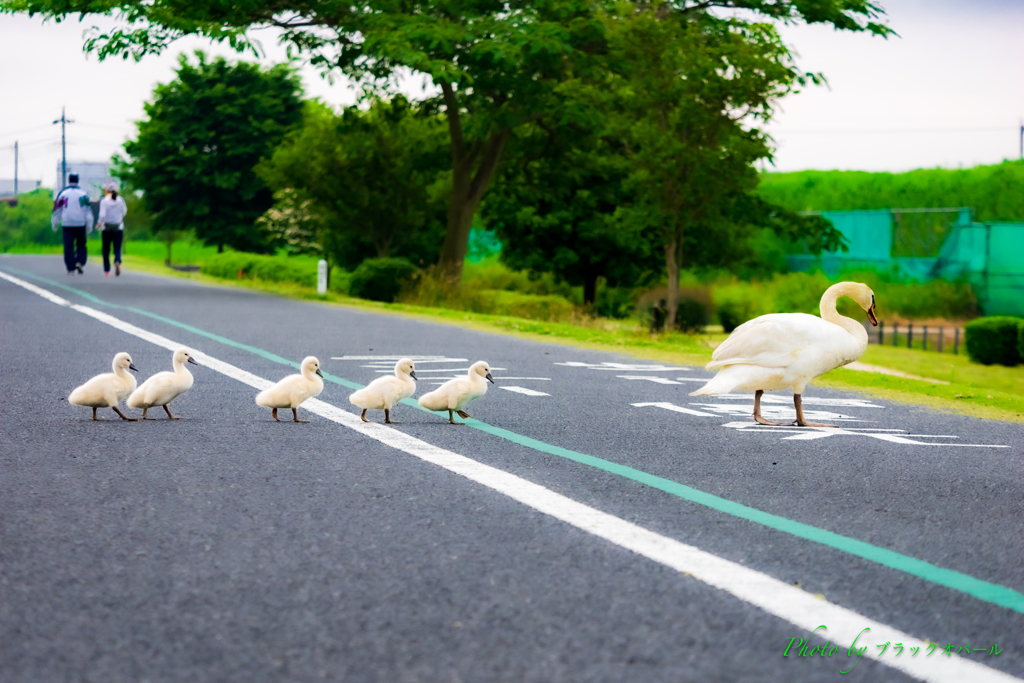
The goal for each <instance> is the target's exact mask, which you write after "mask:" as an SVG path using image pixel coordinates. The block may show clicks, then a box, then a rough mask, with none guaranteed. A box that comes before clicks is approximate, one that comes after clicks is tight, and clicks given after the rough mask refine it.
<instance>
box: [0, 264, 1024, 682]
mask: <svg viewBox="0 0 1024 683" xmlns="http://www.w3.org/2000/svg"><path fill="white" fill-rule="evenodd" d="M0 278H3V279H5V280H8V281H9V282H11V283H13V284H15V285H18V286H20V287H23V288H25V289H27V290H29V291H30V292H35V293H36V294H39V295H40V296H42V297H44V298H46V299H48V300H50V301H52V302H53V303H55V304H58V305H60V306H65V307H67V308H70V309H72V310H75V311H78V312H79V313H82V314H84V315H87V316H89V317H91V318H94V319H95V320H98V321H100V322H103V323H106V324H107V325H110V326H111V327H113V328H115V329H118V330H121V331H122V332H125V333H127V334H131V335H133V336H136V337H138V338H140V339H144V340H146V341H148V342H151V343H153V344H155V345H156V346H160V347H163V348H165V349H169V350H172V351H173V350H175V349H178V348H180V347H181V346H189V345H186V344H181V343H179V342H175V341H172V340H170V339H168V338H167V337H163V336H161V335H158V334H155V333H153V332H149V331H148V330H144V329H142V328H140V327H136V326H135V325H132V324H131V323H127V322H125V321H123V320H120V319H119V318H115V317H114V316H112V315H108V314H106V313H102V312H100V311H97V310H96V309H93V308H89V307H88V306H81V305H78V304H72V303H71V302H70V301H68V300H67V299H63V298H61V297H59V296H57V295H55V294H53V293H51V292H49V291H47V290H45V289H43V288H41V287H36V286H35V285H33V284H31V283H28V282H25V281H24V280H21V279H19V278H16V277H14V276H11V275H8V274H7V273H4V272H2V271H0ZM194 355H195V356H196V360H198V361H199V362H200V363H201V364H202V365H204V366H206V367H208V368H210V369H212V370H214V371H216V372H220V373H222V374H224V375H226V376H228V377H231V378H233V379H236V380H238V381H240V382H242V383H244V384H248V385H249V386H251V387H254V388H256V389H266V388H268V387H271V386H273V382H271V381H270V380H268V379H264V378H262V377H259V376H257V375H254V374H252V373H250V372H247V371H245V370H242V369H241V368H238V367H236V366H234V365H231V364H230V363H225V362H224V361H221V360H218V359H216V358H213V357H212V356H210V355H208V354H205V353H200V352H198V351H197V352H196V353H195V354H194ZM302 405H303V406H304V407H305V408H306V409H307V410H308V411H309V412H311V413H314V414H316V415H320V416H321V417H324V418H326V419H328V420H331V421H332V422H335V423H337V424H339V425H342V426H344V427H348V428H349V429H351V430H353V431H355V432H358V433H360V434H362V435H364V436H367V437H369V438H371V439H375V440H377V441H379V442H380V443H383V444H385V445H387V446H390V447H392V448H395V449H396V450H400V451H403V452H405V453H407V454H409V455H412V456H414V457H417V458H419V459H421V460H423V461H425V462H429V463H432V464H435V465H437V466H439V467H442V468H444V469H446V470H448V471H449V472H452V473H454V474H457V475H460V476H462V477H465V478H466V479H469V480H470V481H474V482H476V483H478V484H480V485H482V486H486V487H487V488H490V489H491V490H494V491H497V492H498V493H501V494H503V495H506V496H508V497H509V498H512V499H513V500H516V501H519V502H520V503H522V504H523V505H526V506H527V507H530V508H532V509H534V510H537V511H538V512H541V513H543V514H546V515H549V516H551V517H554V518H555V519H558V520H561V521H563V522H565V523H566V524H569V525H571V526H574V527H576V528H577V529H580V530H581V531H584V532H586V533H588V534H592V535H594V536H597V537H598V538H603V539H605V540H606V541H608V542H610V543H613V544H615V545H617V546H619V547H621V548H624V549H626V550H629V551H631V552H634V553H636V554H637V555H640V556H642V557H646V558H648V559H650V560H653V561H654V562H658V563H659V564H662V565H664V566H666V567H669V568H671V569H674V570H675V571H677V572H680V573H681V574H685V575H689V576H692V577H693V578H695V579H697V580H699V581H703V582H704V583H706V584H708V585H710V586H713V587H715V588H718V589H720V590H722V591H724V592H726V593H729V594H731V595H733V596H735V597H737V598H739V599H740V600H743V601H745V602H747V603H749V604H752V605H755V606H756V607H759V608H760V609H762V610H764V611H766V612H768V613H769V614H773V615H775V616H777V617H779V618H780V619H784V620H786V621H788V622H789V623H791V624H793V625H794V626H796V627H797V628H799V629H801V630H803V631H808V632H813V631H815V630H816V629H817V628H820V624H822V623H825V624H828V627H829V630H828V633H827V637H828V638H829V639H831V640H832V642H833V643H835V644H836V645H837V646H838V647H839V648H841V649H846V648H850V647H852V646H853V645H854V644H855V642H856V638H855V636H856V637H859V636H857V634H859V633H863V632H864V629H865V628H867V629H870V630H871V636H872V639H873V640H881V641H890V642H898V643H903V644H904V645H905V646H906V647H908V648H915V647H916V648H919V649H921V648H923V649H927V647H928V643H927V642H926V641H923V640H920V639H918V638H915V637H914V636H911V635H910V634H907V633H903V632H902V631H899V630H898V629H895V628H893V627H892V626H889V625H887V624H883V623H881V622H878V621H874V620H872V619H868V618H867V617H865V616H863V615H861V614H858V613H857V612H855V611H853V610H851V609H847V608H845V607H841V606H839V605H836V604H834V603H831V602H829V601H828V600H825V599H822V598H818V597H817V596H815V595H812V594H811V593H808V592H807V591H805V590H803V589H800V588H797V587H795V586H791V585H790V584H789V583H787V582H785V581H780V580H779V579H776V578H773V577H771V576H768V575H767V574H763V573H761V572H759V571H756V570H754V569H750V568H749V567H745V566H743V565H742V564H738V563H736V562H732V561H730V560H726V559H724V558H721V557H718V556H717V555H713V554H711V553H709V552H706V551H704V550H701V549H700V548H696V547H694V546H691V545H687V544H685V543H681V542H679V541H677V540H675V539H672V538H668V537H666V536H662V535H660V534H657V533H655V532H653V531H651V530H649V529H645V528H643V527H641V526H638V525H636V524H633V523H632V522H627V521H626V520H624V519H620V518H618V517H616V516H614V515H611V514H608V513H607V512H602V511H601V510H598V509H596V508H592V507H590V506H589V505H584V504H583V503H580V502H578V501H575V500H573V499H572V498H568V497H566V496H563V495H561V494H559V493H555V492H554V491H552V490H551V489H548V488H545V487H543V486H541V485H540V484H535V483H533V482H532V481H529V480H527V479H523V478H522V477H518V476H516V475H514V474H510V473H509V472H505V471H504V470H500V469H498V468H496V467H491V466H490V465H485V464H483V463H481V462H479V461H477V460H473V459H472V458H467V457H466V456H464V455H459V454H458V453H454V452H452V451H449V450H446V449H444V448H440V447H438V446H435V445H433V444H430V443H427V442H425V441H421V440H420V439H417V438H415V437H413V436H410V435H408V434H405V433H404V432H400V431H398V430H397V429H394V428H391V427H387V426H385V425H382V424H377V423H375V422H369V423H364V422H362V421H361V420H360V419H359V417H358V416H356V415H355V414H354V413H349V412H347V411H345V410H342V409H341V408H338V407H337V406H334V405H331V404H329V403H325V402H324V401H321V400H319V399H315V398H313V399H309V400H307V401H306V402H304V403H303V404H302ZM733 424H737V423H733ZM822 640H824V637H822ZM878 662H879V663H880V664H882V665H884V666H888V667H892V668H894V669H898V670H900V671H903V672H904V673H906V674H908V675H910V676H912V677H914V678H916V679H918V680H921V681H929V682H933V683H962V682H963V681H972V683H1008V682H1010V681H1016V682H1017V683H1024V681H1021V680H1020V679H1018V678H1015V677H1013V676H1011V675H1009V674H1007V673H1004V672H1002V671H999V670H997V669H992V668H989V667H987V666H985V665H984V664H980V663H978V662H974V661H971V660H970V659H966V658H963V657H960V656H959V655H956V654H953V655H948V656H947V657H946V659H945V660H941V659H935V660H930V659H920V660H912V659H910V658H907V659H903V660H899V659H895V658H893V659H879V660H878Z"/></svg>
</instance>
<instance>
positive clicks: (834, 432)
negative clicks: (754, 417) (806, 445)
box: [722, 422, 1009, 448]
mask: <svg viewBox="0 0 1024 683" xmlns="http://www.w3.org/2000/svg"><path fill="white" fill-rule="evenodd" d="M722 426H723V427H729V428H731V429H735V430H737V431H740V432H747V433H752V432H758V433H761V434H770V433H772V432H777V433H778V432H783V433H790V434H792V433H793V432H796V434H794V435H793V436H786V437H783V438H782V440H783V441H813V440H815V439H824V438H826V437H829V436H870V437H871V438H873V439H879V440H881V441H889V442H891V443H899V444H909V445H912V446H945V447H946V448H1009V446H1004V445H1002V444H984V443H929V442H927V441H915V440H914V439H910V438H908V437H911V436H914V437H918V438H925V439H956V438H958V437H955V436H948V435H936V436H931V435H924V434H906V433H902V434H892V433H885V432H895V431H900V432H902V431H903V430H895V429H886V430H882V429H879V430H867V429H856V430H854V429H845V428H836V427H775V426H770V425H759V424H757V423H756V422H727V423H725V424H724V425H722Z"/></svg>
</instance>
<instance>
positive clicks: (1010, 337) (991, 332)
mask: <svg viewBox="0 0 1024 683" xmlns="http://www.w3.org/2000/svg"><path fill="white" fill-rule="evenodd" d="M1020 323H1021V321H1020V320H1019V319H1018V318H1010V317H1003V316H999V317H991V318H978V319H977V320H972V321H971V322H969V323H967V325H965V326H964V346H966V347H967V354H968V355H969V356H970V357H971V360H972V361H974V362H975V363H982V364H984V365H992V364H993V363H999V364H1000V365H1017V364H1018V363H1020V361H1021V356H1020V352H1019V351H1018V347H1019V345H1020Z"/></svg>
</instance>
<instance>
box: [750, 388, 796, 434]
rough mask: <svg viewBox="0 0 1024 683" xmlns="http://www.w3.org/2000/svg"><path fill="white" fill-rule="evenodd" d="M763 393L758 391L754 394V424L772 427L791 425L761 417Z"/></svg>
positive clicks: (760, 390)
mask: <svg viewBox="0 0 1024 683" xmlns="http://www.w3.org/2000/svg"><path fill="white" fill-rule="evenodd" d="M763 393H764V390H763V389H758V390H757V391H756V392H755V393H754V422H757V423H758V424H763V425H768V426H770V427H781V426H782V425H785V424H789V423H788V422H772V421H771V420H768V419H766V418H763V417H761V395H762V394H763Z"/></svg>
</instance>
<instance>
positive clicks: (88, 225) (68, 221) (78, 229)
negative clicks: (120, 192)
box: [50, 173, 92, 275]
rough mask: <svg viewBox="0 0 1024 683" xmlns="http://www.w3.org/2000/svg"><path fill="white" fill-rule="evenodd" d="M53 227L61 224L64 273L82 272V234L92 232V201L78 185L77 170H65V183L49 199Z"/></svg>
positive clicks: (83, 246) (83, 260)
mask: <svg viewBox="0 0 1024 683" xmlns="http://www.w3.org/2000/svg"><path fill="white" fill-rule="evenodd" d="M50 224H51V225H52V226H53V231H54V232H57V227H58V226H63V227H64V265H65V266H67V269H68V275H74V274H75V271H78V274H79V275H81V274H82V272H83V271H82V266H84V265H85V258H86V251H85V236H86V235H88V234H89V233H90V232H92V202H91V201H90V200H89V194H88V193H87V192H86V191H85V190H83V189H82V188H80V187H79V186H78V174H77V173H69V174H68V186H67V187H65V188H64V189H63V190H61V192H60V194H58V195H57V197H56V199H54V200H53V217H52V218H51V219H50Z"/></svg>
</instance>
